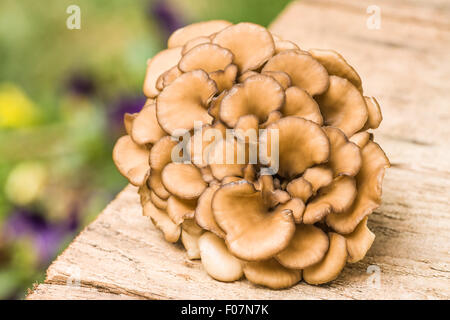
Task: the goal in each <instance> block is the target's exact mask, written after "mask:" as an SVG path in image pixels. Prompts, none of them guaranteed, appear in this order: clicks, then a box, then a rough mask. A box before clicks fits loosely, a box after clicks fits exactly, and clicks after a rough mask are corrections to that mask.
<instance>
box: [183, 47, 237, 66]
mask: <svg viewBox="0 0 450 320" xmlns="http://www.w3.org/2000/svg"><path fill="white" fill-rule="evenodd" d="M232 61H233V53H231V51H230V50H228V49H225V48H222V47H220V46H218V45H216V44H212V43H204V44H200V45H198V46H196V47H194V48H192V49H191V50H189V51H188V52H186V54H185V55H184V56H183V57H182V58H181V60H180V62H179V63H178V68H179V69H180V70H181V71H182V72H189V71H193V70H196V69H202V70H203V71H206V72H208V73H209V72H214V71H218V70H225V67H226V66H228V65H230V64H231V62H232Z"/></svg>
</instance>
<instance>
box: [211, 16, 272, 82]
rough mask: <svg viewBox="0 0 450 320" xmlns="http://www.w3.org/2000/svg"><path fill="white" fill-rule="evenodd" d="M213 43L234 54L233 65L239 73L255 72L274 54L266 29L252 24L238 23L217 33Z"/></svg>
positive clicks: (270, 38) (269, 35)
mask: <svg viewBox="0 0 450 320" xmlns="http://www.w3.org/2000/svg"><path fill="white" fill-rule="evenodd" d="M212 42H213V43H215V44H218V45H219V46H221V47H223V48H226V49H229V50H230V51H231V52H233V54H234V60H233V63H234V64H235V65H237V66H238V68H239V71H240V72H241V74H242V73H244V72H245V71H248V70H256V69H258V68H259V67H260V66H262V65H263V64H264V62H266V61H267V60H269V58H270V57H272V55H273V54H274V52H275V44H274V42H273V39H272V36H271V34H270V33H269V31H267V30H266V28H264V27H261V26H259V25H257V24H253V23H247V22H243V23H238V24H236V25H233V26H229V27H227V28H225V29H223V30H222V31H220V32H218V33H217V34H216V35H215V37H214V38H213V41H212Z"/></svg>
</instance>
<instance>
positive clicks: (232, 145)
mask: <svg viewBox="0 0 450 320" xmlns="http://www.w3.org/2000/svg"><path fill="white" fill-rule="evenodd" d="M227 150H231V151H233V153H230V152H227ZM240 156H244V158H243V159H242V158H241V157H240ZM247 156H248V153H247V152H246V150H245V145H244V144H242V143H238V142H237V140H236V139H225V140H223V139H222V140H219V141H216V142H214V143H213V144H212V145H211V148H210V149H209V153H208V164H209V167H210V169H211V172H212V174H213V176H214V177H215V178H216V179H217V180H219V181H220V180H222V179H223V178H225V177H227V176H237V177H242V176H243V172H242V170H243V169H244V168H245V164H246V163H247V161H246V160H247Z"/></svg>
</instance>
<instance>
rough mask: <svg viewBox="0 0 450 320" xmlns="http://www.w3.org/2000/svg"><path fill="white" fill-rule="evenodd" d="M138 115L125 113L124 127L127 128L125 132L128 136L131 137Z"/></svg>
mask: <svg viewBox="0 0 450 320" xmlns="http://www.w3.org/2000/svg"><path fill="white" fill-rule="evenodd" d="M137 115H138V113H128V112H127V113H125V114H124V115H123V125H124V127H125V132H126V133H127V135H129V136H130V135H131V130H132V129H133V121H134V119H136V117H137Z"/></svg>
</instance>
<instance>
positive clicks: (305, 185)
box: [286, 177, 313, 202]
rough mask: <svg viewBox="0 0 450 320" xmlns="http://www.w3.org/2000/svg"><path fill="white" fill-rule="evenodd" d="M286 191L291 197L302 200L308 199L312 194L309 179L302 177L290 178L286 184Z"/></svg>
mask: <svg viewBox="0 0 450 320" xmlns="http://www.w3.org/2000/svg"><path fill="white" fill-rule="evenodd" d="M286 191H287V192H288V193H289V194H290V195H291V197H293V198H299V199H301V200H302V201H303V202H306V201H308V199H309V198H310V197H311V196H312V195H313V188H312V185H311V183H310V182H309V181H307V180H306V179H304V178H303V177H300V178H297V179H293V180H291V181H290V182H289V183H288V184H287V186H286Z"/></svg>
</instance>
